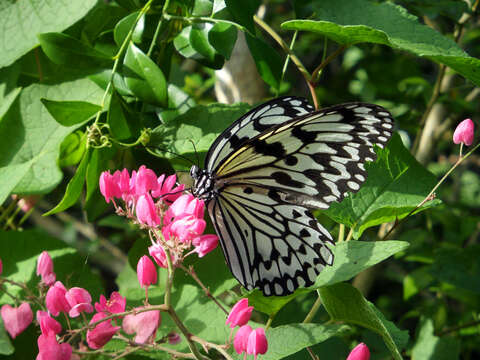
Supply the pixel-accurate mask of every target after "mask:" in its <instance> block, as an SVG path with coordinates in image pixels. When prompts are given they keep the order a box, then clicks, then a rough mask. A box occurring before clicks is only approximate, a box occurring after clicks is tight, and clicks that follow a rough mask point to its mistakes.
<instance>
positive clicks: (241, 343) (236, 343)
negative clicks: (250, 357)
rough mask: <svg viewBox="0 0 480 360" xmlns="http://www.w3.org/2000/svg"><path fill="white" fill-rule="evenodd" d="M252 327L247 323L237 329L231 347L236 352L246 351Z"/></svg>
mask: <svg viewBox="0 0 480 360" xmlns="http://www.w3.org/2000/svg"><path fill="white" fill-rule="evenodd" d="M252 331H253V330H252V328H251V327H250V326H249V325H243V326H242V327H241V328H240V329H238V331H237V333H236V334H235V338H234V339H233V348H234V349H235V351H236V352H237V354H241V353H243V352H245V351H247V345H248V337H249V335H250V334H251V333H252Z"/></svg>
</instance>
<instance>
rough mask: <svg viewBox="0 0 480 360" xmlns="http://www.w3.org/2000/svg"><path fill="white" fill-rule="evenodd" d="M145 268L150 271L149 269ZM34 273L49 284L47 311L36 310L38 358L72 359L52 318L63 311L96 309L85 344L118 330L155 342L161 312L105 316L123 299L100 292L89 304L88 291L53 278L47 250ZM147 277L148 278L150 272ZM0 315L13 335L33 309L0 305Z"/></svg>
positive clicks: (119, 308) (98, 344)
mask: <svg viewBox="0 0 480 360" xmlns="http://www.w3.org/2000/svg"><path fill="white" fill-rule="evenodd" d="M148 260H149V261H150V263H151V266H152V267H153V270H155V267H154V265H153V263H152V262H151V260H150V259H148ZM2 270H3V264H2V261H1V260H0V274H1V272H2ZM148 271H151V268H150V269H148V270H147V272H148ZM37 274H38V275H39V276H41V279H42V280H41V285H42V286H49V288H48V291H47V292H46V295H45V306H46V308H47V310H48V311H37V316H36V319H37V323H38V324H39V326H40V330H41V334H40V336H39V338H38V341H37V343H38V349H39V353H38V356H37V360H47V359H48V360H71V359H72V358H73V355H72V352H73V349H72V346H71V345H70V344H69V343H68V342H62V340H59V339H62V337H58V335H59V334H60V333H61V332H62V325H61V324H60V323H59V322H58V321H57V320H55V319H54V317H57V316H58V315H60V313H64V314H65V315H66V316H69V317H70V318H75V317H78V316H79V315H80V314H81V313H92V312H93V311H94V309H95V310H96V313H95V314H94V315H93V317H92V318H91V320H90V322H89V324H90V325H91V326H92V327H91V328H90V329H89V330H88V331H87V334H86V340H87V344H88V346H89V347H90V348H92V349H100V348H102V347H103V346H104V345H105V344H106V343H108V342H109V341H110V340H111V339H112V337H113V336H114V335H116V334H117V333H118V332H119V331H120V330H121V329H123V331H124V332H125V333H126V334H129V335H133V334H135V338H134V340H133V341H134V342H136V343H138V344H144V343H147V342H153V341H154V339H155V335H156V332H157V328H158V327H159V325H160V321H161V318H160V311H158V310H148V309H146V308H145V307H139V308H135V309H134V310H135V312H134V313H133V314H128V315H126V316H125V317H123V316H118V317H114V318H111V319H105V318H107V317H109V316H111V315H112V314H120V313H123V312H125V307H126V298H124V297H123V296H121V295H120V294H119V293H118V292H113V293H112V294H111V296H110V299H108V300H107V299H106V297H105V296H104V295H101V296H100V300H99V302H97V303H95V305H94V306H92V297H91V296H90V294H89V292H88V291H87V290H85V289H83V288H80V287H72V288H70V289H67V288H66V287H65V286H64V285H63V283H62V282H61V281H55V277H56V275H55V273H54V272H53V261H52V258H51V257H50V255H49V254H48V253H47V252H46V251H44V252H42V253H41V254H40V256H39V257H38V260H37ZM149 276H150V277H151V275H149ZM139 278H140V277H139ZM52 279H53V280H52ZM150 280H151V279H150ZM153 282H156V270H155V281H153ZM0 315H1V317H2V320H3V323H4V326H5V329H6V330H7V332H8V333H9V334H10V336H11V337H12V338H15V337H16V336H18V335H19V334H20V333H22V332H23V331H24V330H25V329H26V328H27V327H28V326H29V325H30V324H31V323H32V320H33V313H32V309H31V308H30V304H29V303H27V302H24V303H22V304H21V305H20V306H18V307H13V306H11V305H8V304H6V305H3V306H2V308H1V310H0ZM122 317H123V320H122V326H118V325H117V324H116V322H117V321H119V320H120V319H122ZM174 340H175V339H174ZM169 342H170V340H169ZM172 343H173V340H172ZM80 346H81V345H80Z"/></svg>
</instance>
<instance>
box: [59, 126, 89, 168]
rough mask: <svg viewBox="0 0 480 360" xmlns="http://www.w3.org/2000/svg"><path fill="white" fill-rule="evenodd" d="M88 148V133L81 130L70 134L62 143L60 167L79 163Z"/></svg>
mask: <svg viewBox="0 0 480 360" xmlns="http://www.w3.org/2000/svg"><path fill="white" fill-rule="evenodd" d="M86 148H87V135H86V134H85V133H84V132H82V131H81V130H77V131H75V132H73V133H71V134H69V135H68V136H67V137H66V138H65V140H63V141H62V143H61V144H60V159H59V165H60V167H65V166H73V165H77V164H78V163H79V162H80V161H81V160H82V158H83V154H84V153H85V150H86Z"/></svg>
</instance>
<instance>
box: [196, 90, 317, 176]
mask: <svg viewBox="0 0 480 360" xmlns="http://www.w3.org/2000/svg"><path fill="white" fill-rule="evenodd" d="M312 111H313V107H312V106H311V105H309V104H308V102H307V100H306V99H303V98H297V97H292V96H285V97H281V98H277V99H274V100H271V101H269V102H267V103H265V104H262V105H260V106H258V107H256V108H254V109H253V110H251V111H249V112H248V113H246V114H245V115H243V116H242V117H241V118H240V119H238V120H237V121H235V122H234V123H233V124H232V125H231V126H230V127H229V128H227V129H226V130H225V131H224V132H223V133H222V134H220V136H219V137H218V138H217V139H216V140H215V142H214V143H213V144H212V146H211V147H210V149H209V151H208V153H207V157H206V159H207V160H206V164H205V168H206V169H211V170H215V169H216V168H217V167H218V165H219V164H221V162H222V161H223V160H224V159H225V158H226V157H227V156H228V155H229V154H230V153H231V152H232V151H234V150H235V149H237V148H238V147H240V146H241V145H242V144H243V143H244V142H246V141H248V140H250V139H251V138H253V137H255V136H257V135H259V134H261V133H262V132H264V131H265V130H267V129H269V128H271V127H272V126H274V125H277V124H282V123H284V122H287V121H289V120H292V119H295V118H297V117H299V116H301V115H304V114H308V113H310V112H312Z"/></svg>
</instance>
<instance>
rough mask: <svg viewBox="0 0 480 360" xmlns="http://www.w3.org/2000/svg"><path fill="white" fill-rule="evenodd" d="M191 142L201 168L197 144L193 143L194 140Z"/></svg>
mask: <svg viewBox="0 0 480 360" xmlns="http://www.w3.org/2000/svg"><path fill="white" fill-rule="evenodd" d="M190 142H191V143H192V146H193V150H194V151H195V157H196V158H197V166H198V167H200V158H199V157H198V151H197V148H196V147H195V143H194V142H193V140H192V139H190Z"/></svg>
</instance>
